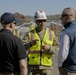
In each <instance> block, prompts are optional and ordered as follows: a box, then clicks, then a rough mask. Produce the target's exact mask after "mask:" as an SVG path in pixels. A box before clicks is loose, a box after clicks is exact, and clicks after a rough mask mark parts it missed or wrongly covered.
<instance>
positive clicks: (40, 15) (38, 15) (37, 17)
mask: <svg viewBox="0 0 76 75" xmlns="http://www.w3.org/2000/svg"><path fill="white" fill-rule="evenodd" d="M34 19H35V20H43V19H45V20H46V19H47V16H46V14H45V12H44V11H42V10H40V11H37V12H36V13H35V16H34Z"/></svg>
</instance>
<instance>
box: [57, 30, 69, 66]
mask: <svg viewBox="0 0 76 75" xmlns="http://www.w3.org/2000/svg"><path fill="white" fill-rule="evenodd" d="M69 45H70V42H69V36H68V35H67V34H66V32H64V31H63V32H62V35H61V39H60V49H59V52H58V67H61V66H62V64H63V62H64V60H65V59H66V58H67V56H68V53H69Z"/></svg>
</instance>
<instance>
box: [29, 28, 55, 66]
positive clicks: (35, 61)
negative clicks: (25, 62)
mask: <svg viewBox="0 0 76 75" xmlns="http://www.w3.org/2000/svg"><path fill="white" fill-rule="evenodd" d="M53 36H54V33H53V32H52V39H51V40H50V39H49V37H50V34H49V30H48V29H46V33H45V35H44V38H43V40H42V46H45V45H46V44H50V45H51V46H52V44H53V39H54V37H53ZM29 38H30V40H35V39H38V40H39V41H37V44H36V45H34V46H32V47H30V49H29V50H30V51H32V52H34V53H29V54H28V57H29V65H40V58H41V65H45V66H52V54H49V52H48V54H46V53H42V55H41V56H40V49H41V42H40V38H39V36H38V34H37V33H36V30H34V33H33V34H32V33H29Z"/></svg>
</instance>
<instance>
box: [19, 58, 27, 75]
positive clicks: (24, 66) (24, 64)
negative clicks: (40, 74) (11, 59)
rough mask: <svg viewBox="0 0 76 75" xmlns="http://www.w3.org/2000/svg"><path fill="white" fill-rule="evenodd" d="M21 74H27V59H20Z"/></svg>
mask: <svg viewBox="0 0 76 75" xmlns="http://www.w3.org/2000/svg"><path fill="white" fill-rule="evenodd" d="M19 65H20V70H21V75H27V62H26V60H25V59H21V60H20V61H19Z"/></svg>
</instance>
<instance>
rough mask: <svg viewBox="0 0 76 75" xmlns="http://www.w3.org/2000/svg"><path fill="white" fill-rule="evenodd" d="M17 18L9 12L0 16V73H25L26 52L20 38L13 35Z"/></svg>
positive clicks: (11, 74)
mask: <svg viewBox="0 0 76 75" xmlns="http://www.w3.org/2000/svg"><path fill="white" fill-rule="evenodd" d="M17 21H18V19H17V18H16V17H14V15H13V14H11V13H4V14H3V15H2V16H1V24H2V26H3V29H1V31H0V75H27V62H26V58H27V55H26V52H25V48H24V45H23V43H22V41H21V39H20V38H18V37H17V36H15V35H13V33H12V32H13V30H14V28H15V25H16V23H17Z"/></svg>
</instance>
